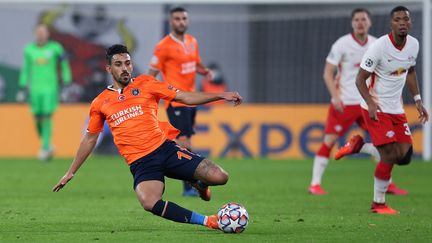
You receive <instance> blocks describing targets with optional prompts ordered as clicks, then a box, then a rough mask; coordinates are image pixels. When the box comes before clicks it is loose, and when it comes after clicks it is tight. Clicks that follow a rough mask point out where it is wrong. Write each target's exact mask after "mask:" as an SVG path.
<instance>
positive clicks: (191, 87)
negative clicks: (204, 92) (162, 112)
mask: <svg viewBox="0 0 432 243" xmlns="http://www.w3.org/2000/svg"><path fill="white" fill-rule="evenodd" d="M198 63H201V58H200V55H199V50H198V42H197V40H196V39H195V38H194V37H193V36H191V35H188V34H185V35H184V41H183V42H182V41H180V40H178V39H177V38H175V37H174V36H173V35H171V34H169V35H167V36H165V38H163V39H162V40H161V41H160V42H159V43H158V44H157V45H156V47H155V49H154V53H153V57H152V59H151V61H150V67H151V68H153V69H157V70H158V71H160V72H161V73H162V76H163V80H164V81H165V82H167V83H169V84H171V85H172V86H174V87H175V88H177V89H179V90H182V91H187V92H191V91H195V76H196V65H197V64H198ZM171 105H172V106H185V105H184V104H180V103H177V102H172V103H171Z"/></svg>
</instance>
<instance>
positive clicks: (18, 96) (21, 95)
mask: <svg viewBox="0 0 432 243" xmlns="http://www.w3.org/2000/svg"><path fill="white" fill-rule="evenodd" d="M26 93H27V92H26V91H25V90H24V89H20V90H18V92H17V94H16V97H15V99H16V101H17V102H19V103H23V102H25V101H26V99H27V94H26Z"/></svg>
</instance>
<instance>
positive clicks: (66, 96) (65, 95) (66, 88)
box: [60, 84, 72, 103]
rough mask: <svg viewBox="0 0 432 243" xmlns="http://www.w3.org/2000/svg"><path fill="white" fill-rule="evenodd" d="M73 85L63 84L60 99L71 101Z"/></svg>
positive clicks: (65, 101)
mask: <svg viewBox="0 0 432 243" xmlns="http://www.w3.org/2000/svg"><path fill="white" fill-rule="evenodd" d="M71 87H72V85H70V84H67V85H63V86H62V88H61V91H60V101H61V102H64V103H67V102H70V97H71V90H72V89H71Z"/></svg>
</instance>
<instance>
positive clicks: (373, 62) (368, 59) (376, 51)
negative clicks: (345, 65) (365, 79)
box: [360, 41, 382, 73]
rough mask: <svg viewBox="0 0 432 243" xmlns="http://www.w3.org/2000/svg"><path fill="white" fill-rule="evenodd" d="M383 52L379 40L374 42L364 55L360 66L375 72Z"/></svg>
mask: <svg viewBox="0 0 432 243" xmlns="http://www.w3.org/2000/svg"><path fill="white" fill-rule="evenodd" d="M381 52H382V51H381V45H380V44H379V41H376V42H374V43H373V44H372V45H371V46H370V47H369V49H368V50H367V51H366V53H365V54H364V55H363V58H362V61H361V63H360V68H362V69H364V70H366V71H368V72H370V73H373V72H374V71H375V68H376V66H377V65H378V63H379V62H380V60H381V56H382V54H381Z"/></svg>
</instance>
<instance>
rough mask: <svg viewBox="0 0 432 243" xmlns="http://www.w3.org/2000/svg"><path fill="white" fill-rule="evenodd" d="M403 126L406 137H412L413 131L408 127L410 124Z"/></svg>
mask: <svg viewBox="0 0 432 243" xmlns="http://www.w3.org/2000/svg"><path fill="white" fill-rule="evenodd" d="M403 125H404V127H405V135H411V130H410V128H409V126H408V123H404V124H403Z"/></svg>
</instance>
